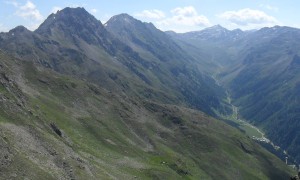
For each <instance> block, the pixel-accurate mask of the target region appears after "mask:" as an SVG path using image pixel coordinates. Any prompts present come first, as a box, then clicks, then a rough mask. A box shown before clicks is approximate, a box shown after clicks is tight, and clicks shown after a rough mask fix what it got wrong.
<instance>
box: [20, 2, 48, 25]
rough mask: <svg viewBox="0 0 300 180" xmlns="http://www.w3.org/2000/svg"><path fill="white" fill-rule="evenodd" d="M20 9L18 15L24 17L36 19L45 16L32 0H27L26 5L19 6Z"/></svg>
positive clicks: (38, 19)
mask: <svg viewBox="0 0 300 180" xmlns="http://www.w3.org/2000/svg"><path fill="white" fill-rule="evenodd" d="M17 8H18V10H17V12H16V15H17V16H20V17H23V18H25V19H31V20H36V21H41V20H43V16H42V15H41V13H40V11H39V10H38V9H37V8H36V6H35V4H33V3H32V2H31V1H27V2H26V4H25V5H23V6H20V5H18V6H17Z"/></svg>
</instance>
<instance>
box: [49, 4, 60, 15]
mask: <svg viewBox="0 0 300 180" xmlns="http://www.w3.org/2000/svg"><path fill="white" fill-rule="evenodd" d="M60 10H62V8H61V7H58V6H54V7H53V8H52V10H51V13H53V14H56V13H57V11H60Z"/></svg>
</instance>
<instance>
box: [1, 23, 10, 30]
mask: <svg viewBox="0 0 300 180" xmlns="http://www.w3.org/2000/svg"><path fill="white" fill-rule="evenodd" d="M8 30H9V29H8V28H7V27H6V26H5V25H3V24H0V32H7V31H8Z"/></svg>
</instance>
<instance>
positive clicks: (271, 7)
mask: <svg viewBox="0 0 300 180" xmlns="http://www.w3.org/2000/svg"><path fill="white" fill-rule="evenodd" d="M259 7H261V8H264V9H268V10H271V11H275V12H278V10H279V8H278V7H275V6H271V5H269V4H260V5H259Z"/></svg>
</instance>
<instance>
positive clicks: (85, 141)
mask: <svg viewBox="0 0 300 180" xmlns="http://www.w3.org/2000/svg"><path fill="white" fill-rule="evenodd" d="M124 16H125V18H123V17H124ZM117 17H121V19H122V18H123V21H127V20H128V21H129V22H131V23H132V22H133V23H136V24H134V25H133V26H131V28H134V29H135V30H136V32H135V33H134V34H133V35H132V36H129V34H128V30H126V29H125V28H126V26H127V22H122V21H121V23H122V24H123V25H124V26H123V28H124V29H125V31H127V32H126V33H125V34H124V38H125V39H127V40H130V41H125V40H124V39H122V38H121V37H118V36H117V34H118V33H114V29H115V28H108V26H110V27H113V26H111V25H109V24H107V25H106V27H105V26H104V25H102V24H101V22H100V21H98V20H97V19H95V18H94V17H93V16H92V15H90V14H88V13H87V12H86V11H85V10H84V9H83V8H66V9H63V10H61V11H59V12H57V13H56V14H51V15H50V16H49V17H48V18H47V19H46V21H45V22H44V23H43V24H42V25H41V26H40V27H39V28H38V29H37V30H36V31H34V32H31V31H28V30H27V29H26V28H24V27H17V28H15V29H13V30H11V31H10V32H8V33H1V34H0V107H1V108H0V149H1V150H0V161H1V163H0V172H1V173H0V174H1V175H0V177H1V178H3V179H13V178H17V179H27V178H30V179H135V178H140V179H180V178H183V179H287V178H288V177H289V176H290V175H291V174H292V173H293V171H292V170H291V169H289V167H287V166H286V165H285V164H284V163H283V162H282V161H281V160H279V159H278V158H277V157H275V156H274V155H272V154H271V153H269V152H268V151H266V150H265V149H263V148H262V147H261V146H260V145H258V144H257V143H256V142H254V141H253V140H252V139H251V138H249V137H247V136H246V135H245V134H243V133H242V132H240V131H239V130H237V129H235V128H233V127H231V126H229V125H227V124H225V123H224V122H222V121H219V120H217V119H214V118H213V117H211V116H209V115H207V114H206V113H212V114H214V111H213V110H215V109H216V108H217V107H220V106H222V102H221V99H222V98H223V97H224V94H225V93H224V92H223V89H222V88H221V87H220V86H218V85H216V84H215V82H214V81H213V79H212V78H210V77H209V75H206V74H205V73H202V72H201V71H200V69H199V66H197V65H196V64H197V63H198V61H197V60H196V59H194V57H193V56H190V55H189V54H188V53H187V52H186V51H185V50H184V49H183V48H181V46H179V45H176V42H175V41H173V40H172V39H171V38H170V37H169V36H168V35H166V34H164V33H163V32H161V31H159V30H157V29H156V28H155V27H153V25H151V24H146V23H141V22H139V21H137V20H135V19H129V18H130V17H129V16H128V15H120V16H117ZM114 18H116V17H114ZM117 19H119V18H117ZM126 19H127V20H126ZM121 23H120V25H122V24H121ZM131 23H129V24H130V25H132V24H131ZM115 30H117V29H115ZM149 33H152V34H151V36H152V39H153V41H150V40H151V38H150V37H151V36H149ZM137 35H138V36H137ZM160 38H162V39H163V41H164V42H166V44H164V46H160V43H163V42H162V41H160ZM132 39H137V40H139V41H141V42H139V41H137V42H138V43H136V42H134V41H132ZM142 40H143V41H142ZM161 48H162V49H164V51H165V52H166V53H167V55H165V56H164V55H163V52H162V51H158V50H159V49H161ZM151 49H153V50H151ZM173 50H176V52H173V53H176V54H175V55H176V56H174V55H173V56H172V55H171V52H172V51H173ZM169 55H170V56H169ZM177 55H178V56H177ZM168 57H170V58H168ZM223 105H224V104H223ZM202 111H204V112H202ZM224 111H226V110H224Z"/></svg>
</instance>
